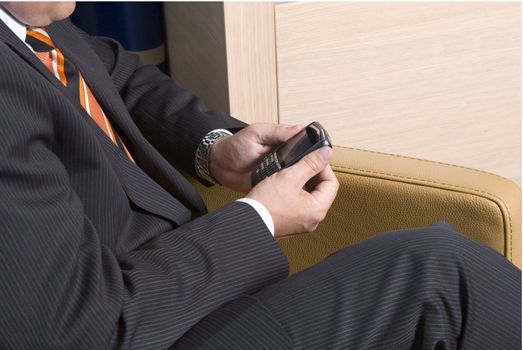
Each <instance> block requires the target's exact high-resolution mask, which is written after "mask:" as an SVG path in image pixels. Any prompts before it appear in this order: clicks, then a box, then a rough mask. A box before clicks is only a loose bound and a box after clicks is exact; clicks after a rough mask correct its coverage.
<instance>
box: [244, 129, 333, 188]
mask: <svg viewBox="0 0 523 350" xmlns="http://www.w3.org/2000/svg"><path fill="white" fill-rule="evenodd" d="M326 146H328V147H332V142H331V139H330V137H329V134H328V133H327V130H325V129H324V128H323V127H322V126H321V124H320V123H318V122H316V121H315V122H312V123H310V124H309V125H307V126H306V127H305V128H304V129H303V130H302V131H300V132H299V133H298V134H296V135H294V136H293V137H291V138H290V139H289V140H288V141H287V142H285V143H283V144H282V145H280V146H278V148H276V150H275V151H274V152H272V153H270V154H269V155H267V156H266V157H265V158H263V160H262V161H261V162H260V164H259V165H258V166H257V167H256V169H255V170H254V171H253V172H252V175H251V183H252V186H255V185H256V184H257V183H258V182H260V181H262V180H263V179H265V178H266V177H268V176H271V175H272V174H274V173H276V172H278V171H280V170H282V169H285V168H287V167H290V166H291V165H293V164H295V163H296V162H298V161H299V160H300V159H302V158H303V157H305V156H306V155H307V154H309V153H311V152H313V151H315V150H317V149H318V148H321V147H326Z"/></svg>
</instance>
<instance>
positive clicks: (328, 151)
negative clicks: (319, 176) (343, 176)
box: [318, 147, 332, 163]
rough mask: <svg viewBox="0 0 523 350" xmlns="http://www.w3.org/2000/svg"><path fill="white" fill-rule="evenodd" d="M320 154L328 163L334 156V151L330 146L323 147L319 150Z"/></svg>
mask: <svg viewBox="0 0 523 350" xmlns="http://www.w3.org/2000/svg"><path fill="white" fill-rule="evenodd" d="M318 154H319V155H320V157H321V159H322V160H323V162H324V163H328V162H329V160H330V159H331V156H332V151H331V149H330V148H329V147H322V148H320V149H319V150H318Z"/></svg>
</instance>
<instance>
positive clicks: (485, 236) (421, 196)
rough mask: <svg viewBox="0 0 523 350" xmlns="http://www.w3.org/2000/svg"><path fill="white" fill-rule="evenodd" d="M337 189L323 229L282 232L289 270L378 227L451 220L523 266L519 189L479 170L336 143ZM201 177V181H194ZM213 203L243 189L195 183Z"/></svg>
mask: <svg viewBox="0 0 523 350" xmlns="http://www.w3.org/2000/svg"><path fill="white" fill-rule="evenodd" d="M331 165H332V167H333V169H334V171H335V173H336V176H337V177H338V180H339V182H340V190H339V192H338V196H337V198H336V200H335V202H334V204H333V206H332V208H331V210H330V212H329V214H328V216H327V218H326V219H325V220H324V222H322V223H321V224H320V226H319V227H318V229H317V230H316V231H314V232H312V233H306V234H302V235H297V236H293V237H290V238H284V239H281V240H279V244H280V246H281V248H282V249H283V251H284V252H285V254H286V255H287V257H288V259H289V265H290V273H291V274H292V273H296V272H298V271H301V270H303V269H305V268H307V267H309V266H311V265H313V264H315V263H317V262H319V261H321V260H322V259H324V258H325V257H327V256H328V255H330V254H332V253H333V252H335V251H337V250H339V249H341V248H343V247H346V246H349V245H352V244H355V243H357V242H359V241H361V240H364V239H366V238H369V237H371V236H373V235H375V234H377V233H380V232H385V231H391V230H397V229H402V228H409V227H419V226H426V225H430V224H433V223H435V222H437V221H441V220H445V221H448V222H449V223H451V224H452V225H453V226H454V227H455V228H457V229H458V230H459V231H460V232H462V233H464V234H466V235H467V236H469V237H471V238H472V239H474V240H476V241H478V242H482V243H484V244H487V245H489V246H490V247H492V248H494V249H495V250H497V251H498V252H500V253H501V254H503V255H504V256H505V257H506V258H507V259H508V260H510V261H511V262H512V263H513V264H515V265H516V266H518V267H519V268H521V190H520V188H519V187H518V186H517V185H516V184H514V183H513V182H511V181H510V180H507V179H505V178H502V177H500V176H497V175H493V174H489V173H487V172H483V171H480V170H474V169H469V168H464V167H460V166H454V165H448V164H443V163H437V162H431V161H426V160H421V159H414V158H409V157H403V156H397V155H391V154H384V153H378V152H370V151H364V150H357V149H351V148H341V147H335V149H334V158H333V160H332V161H331ZM195 184H196V183H195ZM196 185H197V187H198V189H199V191H200V193H202V194H203V197H204V200H205V201H206V203H207V205H208V206H209V209H210V210H213V209H216V208H218V207H220V206H222V205H223V204H225V203H228V202H231V201H233V200H234V199H236V198H239V197H241V194H240V193H235V192H232V191H230V190H227V189H225V188H224V187H220V186H214V187H211V188H205V187H204V186H202V185H201V184H196Z"/></svg>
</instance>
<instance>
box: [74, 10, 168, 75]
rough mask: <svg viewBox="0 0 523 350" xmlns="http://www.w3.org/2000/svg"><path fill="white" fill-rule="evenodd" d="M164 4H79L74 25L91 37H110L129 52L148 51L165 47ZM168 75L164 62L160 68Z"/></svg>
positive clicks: (75, 12)
mask: <svg viewBox="0 0 523 350" xmlns="http://www.w3.org/2000/svg"><path fill="white" fill-rule="evenodd" d="M162 5H163V3H161V2H78V3H77V4H76V10H75V11H74V13H73V14H72V15H71V20H72V22H73V23H74V24H75V25H76V26H78V27H79V28H81V29H82V30H84V31H86V32H87V33H89V34H90V35H95V36H108V37H110V38H113V39H115V40H117V41H119V42H120V43H121V44H122V45H123V47H124V48H125V49H126V50H129V51H145V50H150V49H154V48H156V47H158V46H160V45H162V44H163V43H164V38H165V35H164V19H163V7H162ZM158 67H159V68H160V69H162V70H163V71H165V68H166V64H165V62H163V63H161V64H159V65H158Z"/></svg>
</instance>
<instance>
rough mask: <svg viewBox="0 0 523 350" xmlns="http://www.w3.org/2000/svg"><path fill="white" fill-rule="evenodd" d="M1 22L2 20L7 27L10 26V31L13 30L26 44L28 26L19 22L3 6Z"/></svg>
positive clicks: (0, 10)
mask: <svg viewBox="0 0 523 350" xmlns="http://www.w3.org/2000/svg"><path fill="white" fill-rule="evenodd" d="M0 20H2V21H3V22H4V23H5V25H6V26H8V27H9V29H11V30H12V31H13V33H15V35H16V36H17V37H18V38H19V39H20V40H22V41H23V42H25V36H26V26H25V25H23V24H22V23H20V22H18V21H17V20H16V19H15V18H14V17H13V16H11V14H10V13H9V12H7V11H6V10H5V9H4V8H3V7H2V6H0Z"/></svg>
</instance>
